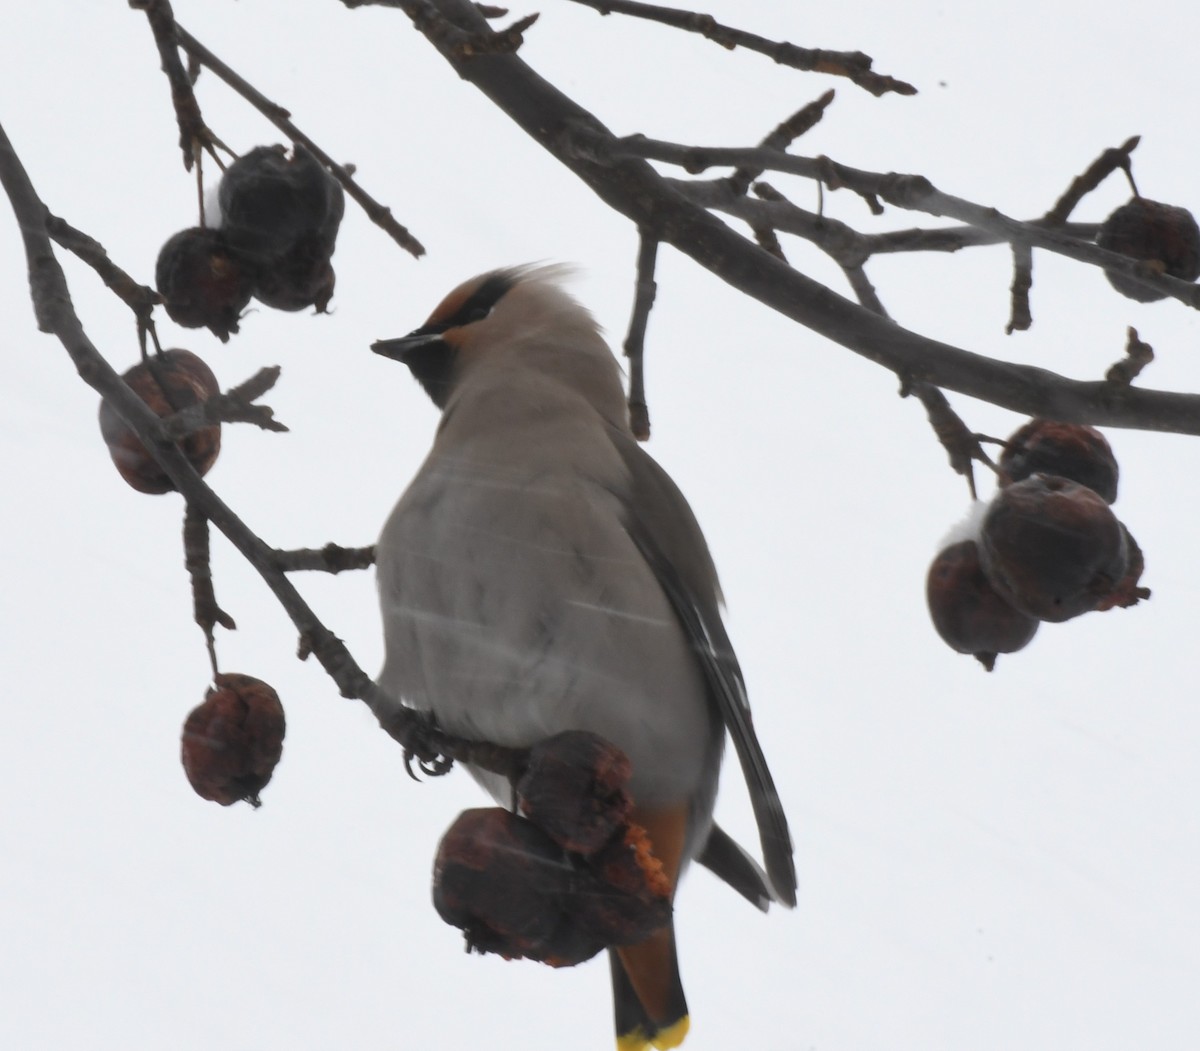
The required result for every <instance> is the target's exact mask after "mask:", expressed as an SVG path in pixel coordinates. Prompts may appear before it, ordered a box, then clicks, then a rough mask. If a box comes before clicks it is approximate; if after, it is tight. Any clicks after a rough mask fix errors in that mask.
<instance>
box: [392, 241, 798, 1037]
mask: <svg viewBox="0 0 1200 1051" xmlns="http://www.w3.org/2000/svg"><path fill="white" fill-rule="evenodd" d="M570 272H571V271H570V270H569V268H565V267H563V266H561V265H555V264H533V265H526V266H516V267H507V268H503V269H497V270H492V271H490V272H488V273H484V274H481V275H479V276H477V277H474V278H471V279H470V280H468V281H465V282H463V283H462V284H460V285H459V286H458V287H457V288H455V289H454V290H453V291H451V292H450V293H449V294H448V295H447V296H446V297H445V298H444V299H443V300H442V301H441V303H440V304H439V305H438V306H437V307H436V309H435V310H434V311H433V313H432V314H431V315H430V316H429V319H428V320H427V321H426V322H425V324H424V325H422V326H421V327H419V328H417V329H416V330H415V331H413V332H411V333H410V334H409V335H407V336H404V337H401V338H398V339H383V340H379V341H377V342H375V343H374V344H372V350H374V351H375V352H376V353H378V354H380V355H383V356H384V357H386V358H390V359H393V360H396V361H400V362H403V363H404V364H405V365H407V366H408V368H409V370H410V371H411V373H412V375H413V377H414V378H415V379H416V380H417V382H418V383H419V384H420V385H421V387H422V388H423V389H424V390H425V392H426V393H427V394H428V395H429V397H430V398H431V399H432V400H433V403H434V404H435V406H436V407H437V408H438V409H440V410H441V420H440V423H439V424H438V427H437V432H436V435H435V437H434V440H433V445H432V448H431V449H430V451H429V453H428V456H427V457H426V459H425V460H424V462H423V463H422V465H421V466H420V468H419V469H418V471H417V473H416V475H415V477H414V478H413V479H412V481H411V483H410V484H409V485H408V487H407V489H405V490H404V492H403V493H402V495H401V496H400V499H399V501H398V503H397V504H396V505H395V508H394V509H393V510H392V512H391V514H390V515H389V517H388V518H387V520H386V522H385V524H384V526H383V529H382V532H381V534H380V536H379V541H378V544H377V548H376V579H377V586H378V592H379V600H380V609H381V615H382V620H383V627H384V663H383V668H382V671H381V672H380V674H379V677H378V680H377V682H378V685H379V686H380V687H381V688H382V690H383V692H384V693H385V694H386V695H387V696H388V697H389V698H391V699H393V703H398V704H404V705H408V706H411V707H413V708H416V709H420V710H423V711H426V712H429V713H432V715H433V716H434V717H435V719H436V721H437V724H438V725H439V726H440V727H441V728H443V729H444V730H446V731H448V732H450V733H452V734H455V735H459V736H462V737H465V738H468V739H477V740H483V741H487V742H490V743H492V744H498V745H504V746H509V747H528V746H531V745H532V744H534V743H536V742H538V741H539V740H543V739H546V738H549V737H551V736H552V735H554V734H557V733H559V732H561V731H565V730H586V731H591V732H592V733H596V734H599V735H600V736H601V737H604V738H606V739H607V740H609V741H611V742H612V743H613V744H615V745H616V746H617V747H618V748H620V749H622V750H623V751H624V752H625V754H626V755H627V756H628V757H629V759H630V761H631V764H632V778H631V782H630V786H629V790H630V794H631V795H632V797H633V804H634V810H633V815H632V818H633V820H634V821H635V822H637V823H638V824H640V825H641V826H642V827H643V828H645V829H646V831H647V834H648V836H649V838H650V841H651V844H652V848H653V850H654V854H655V856H656V857H657V858H658V859H659V860H660V861H661V862H662V864H663V867H664V871H665V873H666V875H667V876H668V878H669V879H670V881H671V884H672V886H673V887H675V886H677V885H678V880H679V878H680V876H681V875H682V874H683V871H684V869H685V868H686V867H687V866H688V864H689V862H690V861H692V860H697V861H699V862H700V863H701V864H702V865H704V866H706V867H708V868H709V869H711V870H712V871H713V872H715V873H716V874H717V875H718V876H719V877H720V878H721V879H723V880H724V881H725V882H727V883H729V884H730V885H731V886H732V887H733V888H734V889H735V890H737V891H738V892H739V893H741V894H742V895H743V896H744V897H745V898H747V899H748V900H750V901H751V902H752V903H753V904H754V905H756V906H757V907H758V908H760V909H763V910H766V909H767V908H768V906H769V905H770V904H771V903H772V902H778V903H780V904H782V905H784V906H786V907H792V906H794V905H795V902H796V871H795V866H794V862H793V855H792V840H791V836H790V833H789V830H788V824H787V819H786V817H785V815H784V811H783V806H782V803H781V802H780V798H779V795H778V792H777V791H776V788H775V784H774V781H773V779H772V776H771V773H770V770H769V768H768V766H767V762H766V759H765V757H764V755H763V751H762V748H761V745H760V743H759V741H758V738H757V736H756V734H755V731H754V725H753V722H752V719H751V714H750V708H749V704H748V701H747V698H746V689H745V683H744V679H743V676H742V672H741V670H740V667H739V665H738V662H737V658H736V657H735V655H734V653H733V649H732V646H731V644H730V641H729V637H728V635H727V633H726V631H725V628H724V626H723V624H722V620H721V608H722V606H723V601H724V600H723V597H722V594H721V589H720V585H719V583H718V579H717V573H716V569H715V566H714V564H713V560H712V557H711V555H710V553H709V550H708V546H707V544H706V542H705V539H704V536H703V533H702V532H701V530H700V526H699V524H698V523H697V521H696V517H695V515H694V514H693V512H692V510H691V508H690V507H689V505H688V503H687V501H686V500H685V498H684V497H683V495H682V493H681V492H680V490H679V489H678V487H677V486H676V485H675V483H674V482H673V481H672V479H671V478H670V476H669V475H668V474H667V472H666V471H665V470H664V469H663V468H662V467H660V466H659V464H658V463H657V462H656V461H655V460H654V459H653V458H652V457H651V456H650V455H649V454H648V453H647V452H646V451H645V449H644V448H643V446H642V445H641V444H639V442H638V441H637V439H636V438H635V437H634V435H633V433H632V431H631V429H630V424H629V420H628V410H627V406H626V400H625V394H624V389H623V386H622V372H621V369H620V366H619V364H618V362H617V360H616V358H615V356H614V355H613V353H612V351H611V350H610V349H609V347H608V344H607V342H606V341H605V339H604V337H603V335H602V332H601V329H600V327H599V325H598V323H597V321H596V319H595V318H594V317H593V315H592V314H591V313H590V312H589V311H588V310H587V309H586V308H585V307H584V306H583V305H582V304H581V303H579V302H578V300H577V299H576V298H575V297H574V296H573V295H571V293H570V292H569V291H567V288H566V287H565V286H566V282H567V280H568V278H569V275H570ZM727 734H728V736H729V737H730V739H731V740H732V742H733V745H734V749H735V751H736V753H737V756H738V759H739V761H740V765H741V768H742V772H743V775H744V777H745V781H746V785H747V788H748V794H749V797H750V801H751V804H752V808H753V812H754V815H755V819H756V824H757V826H758V832H759V839H760V842H761V846H762V851H763V859H764V863H763V865H764V866H765V871H764V867H763V866H760V865H759V864H758V863H757V862H756V861H755V860H754V859H753V858H752V857H751V856H750V855H749V854H748V852H746V851H745V850H744V849H742V848H741V847H740V846H739V845H738V844H737V843H736V842H735V840H734V839H733V838H732V837H731V836H730V835H729V834H728V833H726V832H725V831H724V830H723V829H721V828H720V827H719V826H717V825H716V824H714V822H713V807H714V803H715V800H716V795H717V785H718V778H719V772H720V767H721V760H722V753H723V750H724V743H725V738H726V735H727ZM472 773H473V775H474V776H475V777H476V779H477V780H479V781H480V783H481V784H483V786H484V787H485V788H486V789H488V790H489V791H490V792H491V794H492V795H493V797H494V798H495V799H496V801H497V802H498V803H500V804H501V805H504V806H511V805H512V787H511V785H510V784H509V783H508V782H507V781H506V780H505V779H503V778H502V777H499V776H498V775H495V774H490V773H488V772H487V771H482V770H478V769H473V770H472ZM609 958H610V967H611V972H612V984H613V1011H614V1022H615V1026H616V1038H617V1047H618V1049H619V1051H645V1049H648V1048H651V1047H654V1048H671V1047H675V1046H677V1045H678V1044H680V1043H681V1042H682V1041H683V1039H684V1037H685V1036H686V1035H687V1032H688V1028H689V1026H690V1019H689V1013H688V1007H687V1001H686V998H685V996H684V992H683V986H682V981H681V978H680V974H679V967H678V959H677V954H676V944H675V934H674V924H673V922H670V923H668V925H667V926H665V927H664V928H662V929H660V930H658V931H656V932H655V933H654V934H653V935H651V937H650V938H648V939H647V940H646V941H644V942H642V943H639V944H636V945H629V946H618V947H615V948H612V949H610V950H609Z"/></svg>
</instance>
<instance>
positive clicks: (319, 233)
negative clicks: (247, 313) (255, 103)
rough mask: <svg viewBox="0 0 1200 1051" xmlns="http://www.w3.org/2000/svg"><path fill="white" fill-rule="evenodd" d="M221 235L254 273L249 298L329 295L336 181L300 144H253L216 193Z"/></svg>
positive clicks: (299, 299) (317, 301) (320, 305)
mask: <svg viewBox="0 0 1200 1051" xmlns="http://www.w3.org/2000/svg"><path fill="white" fill-rule="evenodd" d="M218 197H219V200H220V207H221V233H222V236H223V237H224V238H225V240H226V241H227V243H228V244H229V245H230V246H231V247H232V248H233V250H234V251H235V252H236V253H238V254H239V255H240V256H242V257H243V258H245V259H247V260H248V261H249V262H250V263H251V264H252V265H253V269H254V271H255V274H256V277H255V285H254V296H255V297H256V298H257V299H259V300H260V301H261V302H263V303H265V304H266V305H267V306H271V307H275V308H276V309H279V310H301V309H303V308H304V307H308V306H315V307H316V308H317V309H318V310H321V311H323V310H324V309H325V308H326V306H328V304H329V300H330V298H331V297H332V295H333V288H334V273H333V267H332V265H331V263H330V260H331V258H332V256H333V252H334V248H335V245H336V242H337V232H338V227H339V226H340V224H341V221H342V216H343V214H344V212H345V196H344V194H343V192H342V187H341V185H340V184H339V183H338V181H337V180H336V179H334V178H333V176H331V175H330V174H329V172H327V171H326V170H325V168H324V167H323V166H322V165H321V164H320V162H319V161H318V160H317V159H316V158H315V157H314V156H313V155H312V154H311V153H309V151H308V150H306V149H305V148H304V147H303V146H299V145H298V146H296V147H295V149H294V150H293V153H292V156H291V157H290V158H289V157H288V156H287V152H286V150H285V149H284V148H283V147H282V146H258V147H256V148H255V149H253V150H251V151H250V152H249V153H247V154H246V155H245V156H243V157H239V158H238V159H237V160H236V161H235V162H234V163H233V164H231V165H230V166H229V169H228V170H227V171H226V172H225V174H224V176H223V177H222V179H221V185H220V188H219V191H218Z"/></svg>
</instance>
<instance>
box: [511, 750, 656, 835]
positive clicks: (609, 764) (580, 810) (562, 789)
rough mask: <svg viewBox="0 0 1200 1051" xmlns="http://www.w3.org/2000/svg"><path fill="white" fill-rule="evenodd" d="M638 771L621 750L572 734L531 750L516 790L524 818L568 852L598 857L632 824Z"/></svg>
mask: <svg viewBox="0 0 1200 1051" xmlns="http://www.w3.org/2000/svg"><path fill="white" fill-rule="evenodd" d="M632 772H633V768H632V766H631V765H630V762H629V758H628V757H627V756H626V755H625V753H624V752H622V751H621V750H620V749H619V748H617V746H616V745H614V744H611V743H610V742H608V741H606V740H605V739H604V738H603V737H600V736H599V735H597V734H594V733H589V732H587V731H586V730H568V731H566V732H565V733H560V734H555V735H554V736H553V737H549V738H547V739H545V740H544V741H539V742H538V743H537V744H535V745H534V746H533V747H532V748H531V749H530V750H529V761H528V763H527V765H526V767H525V772H524V774H523V775H522V776H521V778H520V780H519V781H518V782H517V785H516V792H517V798H518V800H519V802H520V810H521V813H522V814H524V815H525V816H526V817H527V818H529V819H530V820H531V821H532V822H533V823H534V824H536V825H537V826H538V827H539V828H541V829H542V830H543V831H544V832H546V834H547V835H549V836H550V837H551V838H552V839H554V841H555V842H556V843H558V844H559V845H560V846H562V847H563V848H564V849H566V850H569V851H573V852H575V853H578V854H594V853H595V852H596V851H598V850H599V849H600V848H601V847H603V846H604V845H605V844H606V843H607V842H608V841H609V840H610V839H612V837H613V834H614V833H615V832H616V830H617V829H618V828H620V827H621V826H622V825H624V824H625V822H626V821H627V820H628V819H629V813H630V811H631V810H632V808H633V800H632V799H631V798H630V797H629V793H628V791H627V788H628V786H629V779H630V776H631V775H632Z"/></svg>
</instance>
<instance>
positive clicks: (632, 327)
mask: <svg viewBox="0 0 1200 1051" xmlns="http://www.w3.org/2000/svg"><path fill="white" fill-rule="evenodd" d="M640 238H641V239H640V241H639V244H638V258H637V283H636V284H635V286H634V298H633V315H632V316H631V317H630V319H629V334H628V335H627V336H626V337H625V348H624V349H625V357H627V358H628V359H629V427H630V430H632V431H633V436H634V437H635V438H637V440H638V441H639V442H644V441H648V440H649V439H650V409H649V407H648V406H647V405H646V370H645V360H644V359H645V352H646V326H647V325H648V324H649V322H650V311H651V309H652V308H653V307H654V297H655V296H656V295H657V294H658V285H657V284H656V283H655V281H654V269H655V266H656V264H657V262H658V241H657V240H656V239H655V238H654V237H653V236H652V235H650V233H649V232H648V231H646V230H643V231H641V234H640Z"/></svg>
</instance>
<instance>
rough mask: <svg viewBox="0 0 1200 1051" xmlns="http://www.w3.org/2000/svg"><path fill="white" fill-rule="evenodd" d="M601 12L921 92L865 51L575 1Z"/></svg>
mask: <svg viewBox="0 0 1200 1051" xmlns="http://www.w3.org/2000/svg"><path fill="white" fill-rule="evenodd" d="M573 2H574V3H577V4H582V5H583V6H584V7H590V8H592V9H593V10H595V11H599V12H600V14H602V15H608V14H620V15H629V16H631V17H633V18H645V19H648V20H649V21H652V22H659V23H661V24H662V25H666V26H671V27H673V28H675V29H683V30H686V31H687V32H689V33H699V34H700V35H701V36H704V37H707V38H708V39H709V40H712V41H715V42H716V43H718V44H720V45H721V47H723V48H726V49H727V50H730V51H732V50H733V49H734V48H737V47H744V48H746V50H748V51H757V52H758V53H759V54H762V55H766V56H767V57H768V58H770V59H772V60H773V61H775V62H777V63H778V64H779V65H781V66H790V67H792V68H793V69H801V70H805V71H806V72H813V73H828V74H831V75H832V76H835V77H846V78H847V79H848V80H850V81H851V82H852V83H854V84H857V85H858V86H859V87H860V88H863V89H865V90H866V91H869V92H870V93H871V94H872V95H876V96H879V95H886V94H887V93H888V92H895V93H896V94H898V95H915V94H916V93H917V89H916V88H914V87H913V86H912V85H911V84H907V83H905V82H904V81H903V80H897V79H896V78H895V77H889V76H886V75H884V74H882V73H875V72H873V71H872V69H871V65H872V59H871V57H870V56H869V55H864V54H863V53H862V52H861V51H826V50H823V49H814V48H807V47H797V46H796V45H795V44H789V43H787V42H786V41H775V40H768V39H767V38H766V37H761V36H759V35H758V34H756V33H747V32H746V31H745V30H741V29H734V28H733V27H732V26H727V25H723V24H722V23H720V22H718V21H717V20H716V19H715V18H713V17H712V15H703V14H694V13H693V12H691V11H679V10H677V9H675V8H671V7H659V6H658V5H656V4H644V3H638V2H636V0H573Z"/></svg>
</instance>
